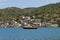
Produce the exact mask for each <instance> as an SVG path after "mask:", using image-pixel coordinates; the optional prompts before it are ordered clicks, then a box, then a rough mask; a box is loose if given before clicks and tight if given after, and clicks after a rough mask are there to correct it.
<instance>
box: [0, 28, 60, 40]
mask: <svg viewBox="0 0 60 40" xmlns="http://www.w3.org/2000/svg"><path fill="white" fill-rule="evenodd" d="M0 40H60V28H37V29H23V28H0Z"/></svg>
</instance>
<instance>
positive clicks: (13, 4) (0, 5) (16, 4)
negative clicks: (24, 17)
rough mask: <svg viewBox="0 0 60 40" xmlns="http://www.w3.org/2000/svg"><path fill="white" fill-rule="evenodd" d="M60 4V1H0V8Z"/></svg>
mask: <svg viewBox="0 0 60 40" xmlns="http://www.w3.org/2000/svg"><path fill="white" fill-rule="evenodd" d="M56 2H60V0H0V8H6V7H19V8H26V7H39V6H43V5H47V4H50V3H56Z"/></svg>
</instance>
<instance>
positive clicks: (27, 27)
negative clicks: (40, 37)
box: [23, 26, 37, 29]
mask: <svg viewBox="0 0 60 40" xmlns="http://www.w3.org/2000/svg"><path fill="white" fill-rule="evenodd" d="M23 29H37V27H32V26H30V27H29V26H24V27H23Z"/></svg>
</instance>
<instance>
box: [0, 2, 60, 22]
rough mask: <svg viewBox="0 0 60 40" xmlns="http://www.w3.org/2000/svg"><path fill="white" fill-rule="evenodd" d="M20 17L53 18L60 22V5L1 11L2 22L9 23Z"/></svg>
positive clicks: (9, 8)
mask: <svg viewBox="0 0 60 40" xmlns="http://www.w3.org/2000/svg"><path fill="white" fill-rule="evenodd" d="M19 15H35V16H36V17H37V18H43V17H47V18H51V19H54V20H56V19H57V20H60V3H55V4H49V5H45V6H42V7H37V8H33V7H31V8H25V9H21V8H17V7H8V8H5V9H0V21H8V20H11V19H12V18H17V16H19Z"/></svg>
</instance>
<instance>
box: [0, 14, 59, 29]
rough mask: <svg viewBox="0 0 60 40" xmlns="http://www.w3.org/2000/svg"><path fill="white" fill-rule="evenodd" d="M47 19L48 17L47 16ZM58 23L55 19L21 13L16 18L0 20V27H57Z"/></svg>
mask: <svg viewBox="0 0 60 40" xmlns="http://www.w3.org/2000/svg"><path fill="white" fill-rule="evenodd" d="M48 19H49V18H48ZM58 26H59V25H58V24H57V23H56V21H53V20H51V21H49V22H46V20H45V21H43V22H42V19H40V18H36V16H24V15H21V16H19V17H18V18H17V19H15V18H13V19H12V20H11V21H7V22H6V23H4V22H0V27H1V28H20V27H58Z"/></svg>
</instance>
